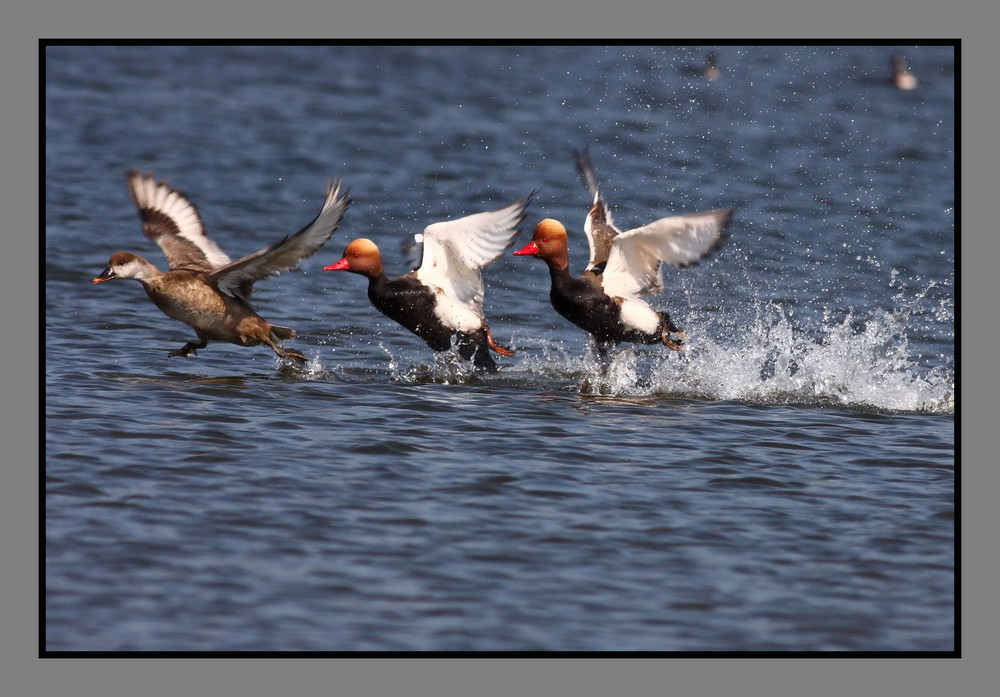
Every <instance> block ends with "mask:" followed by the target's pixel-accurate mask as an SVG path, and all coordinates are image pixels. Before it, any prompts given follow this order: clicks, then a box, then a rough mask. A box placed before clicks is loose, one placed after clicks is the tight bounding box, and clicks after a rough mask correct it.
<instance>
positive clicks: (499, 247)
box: [416, 191, 535, 317]
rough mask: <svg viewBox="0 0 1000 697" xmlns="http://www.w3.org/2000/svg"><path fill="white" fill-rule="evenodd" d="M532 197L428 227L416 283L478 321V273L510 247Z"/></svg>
mask: <svg viewBox="0 0 1000 697" xmlns="http://www.w3.org/2000/svg"><path fill="white" fill-rule="evenodd" d="M534 195H535V192H534V191H532V192H531V193H530V194H528V195H527V196H525V197H524V198H522V199H520V200H518V201H515V202H514V203H512V204H510V205H509V206H504V207H503V208H500V209H497V210H495V211H486V212H484V213H474V214H473V215H467V216H465V217H464V218H458V219H456V220H448V221H445V222H440V223H433V224H431V225H428V226H427V227H426V228H425V229H424V234H423V245H424V249H423V256H422V258H421V262H420V268H418V269H417V271H416V273H417V279H418V280H420V282H421V283H423V284H424V285H427V286H432V287H436V288H440V289H441V290H442V291H443V292H444V293H445V294H446V295H447V296H448V297H450V298H451V299H452V300H454V301H456V302H459V303H461V304H463V305H465V306H466V307H468V308H469V309H470V310H472V311H473V312H475V313H476V314H477V315H479V316H480V317H482V314H483V278H482V274H481V273H480V269H482V267H484V266H486V265H488V264H491V263H492V262H494V261H496V260H497V259H498V258H499V257H500V256H501V255H502V254H503V253H504V251H506V250H507V249H509V248H510V246H511V245H512V244H513V242H514V237H515V236H516V235H517V233H518V232H520V228H519V227H518V225H520V223H521V222H522V221H523V220H524V218H525V217H526V215H527V213H526V212H525V210H526V209H527V207H528V204H529V203H530V202H531V198H532V197H533V196H534Z"/></svg>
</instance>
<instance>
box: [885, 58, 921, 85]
mask: <svg viewBox="0 0 1000 697" xmlns="http://www.w3.org/2000/svg"><path fill="white" fill-rule="evenodd" d="M890 63H891V65H892V81H893V83H895V85H896V87H898V88H899V89H901V90H912V89H916V87H917V76H916V75H914V74H913V73H911V72H910V69H909V68H908V67H907V65H906V58H904V57H903V56H893V57H892V60H891V61H890Z"/></svg>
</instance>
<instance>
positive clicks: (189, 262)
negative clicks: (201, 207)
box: [128, 170, 230, 272]
mask: <svg viewBox="0 0 1000 697" xmlns="http://www.w3.org/2000/svg"><path fill="white" fill-rule="evenodd" d="M128 189H129V193H130V194H131V196H132V201H133V203H135V207H136V208H137V209H138V211H139V217H140V218H141V219H142V231H143V232H144V233H146V237H148V238H149V239H151V240H153V241H154V242H156V244H158V245H159V246H160V249H162V250H163V254H164V256H166V258H167V265H168V267H169V269H170V270H171V271H176V270H178V269H185V270H187V271H197V272H203V271H212V270H213V269H217V268H219V267H221V266H225V265H226V264H228V263H229V261H230V260H229V257H228V256H226V254H225V252H223V251H222V250H221V249H219V247H218V246H217V245H216V244H215V242H213V241H212V240H211V239H209V237H208V236H207V235H206V234H205V225H204V224H203V223H202V222H201V216H200V215H199V214H198V209H197V208H196V207H195V205H194V204H193V203H191V201H189V200H188V198H187V196H185V195H184V194H183V193H182V192H181V190H180V189H174V188H172V187H171V186H170V185H169V184H168V183H167V182H166V181H161V182H159V183H157V181H156V179H155V178H154V176H153V175H152V173H146V174H143V173H140V172H136V171H135V170H130V171H129V173H128Z"/></svg>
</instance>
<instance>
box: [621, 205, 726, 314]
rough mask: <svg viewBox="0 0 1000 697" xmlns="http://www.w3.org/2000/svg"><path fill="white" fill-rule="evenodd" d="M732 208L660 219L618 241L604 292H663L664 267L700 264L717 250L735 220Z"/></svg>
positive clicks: (640, 293) (623, 236)
mask: <svg viewBox="0 0 1000 697" xmlns="http://www.w3.org/2000/svg"><path fill="white" fill-rule="evenodd" d="M732 215H733V211H732V209H731V208H726V209H719V210H714V211H707V212H705V213H694V214H692V215H679V216H675V217H671V218H661V219H660V220H656V221H654V222H652V223H650V224H649V225H644V226H642V227H640V228H636V229H635V230H629V231H628V232H623V233H622V234H620V235H619V236H618V237H616V238H615V241H614V244H613V245H612V248H611V254H610V256H609V257H608V265H607V267H606V268H605V269H604V274H603V278H604V283H603V287H604V292H605V293H607V294H608V295H611V296H618V297H630V296H631V297H636V296H639V295H642V294H645V293H659V292H660V291H662V290H663V278H662V274H661V271H662V268H661V267H662V264H663V262H666V263H668V264H670V265H671V266H677V267H684V266H692V265H694V264H697V263H698V262H699V261H700V260H701V259H703V258H705V257H706V256H707V255H708V254H709V253H710V252H712V251H713V250H715V249H718V248H719V247H720V246H721V245H722V242H723V241H724V240H725V239H726V237H727V235H726V233H725V229H726V228H727V227H728V226H729V223H730V221H731V220H732Z"/></svg>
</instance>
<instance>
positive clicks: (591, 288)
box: [514, 149, 733, 358]
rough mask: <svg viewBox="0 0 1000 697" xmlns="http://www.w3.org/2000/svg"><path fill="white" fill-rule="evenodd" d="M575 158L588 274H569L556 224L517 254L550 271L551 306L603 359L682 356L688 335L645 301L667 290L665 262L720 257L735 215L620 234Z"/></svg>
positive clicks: (588, 166) (587, 165) (591, 175)
mask: <svg viewBox="0 0 1000 697" xmlns="http://www.w3.org/2000/svg"><path fill="white" fill-rule="evenodd" d="M574 158H575V160H576V164H577V169H578V170H579V172H580V176H581V178H582V180H583V182H584V185H585V186H586V187H587V189H588V190H589V191H590V192H591V194H592V195H593V204H592V205H591V207H590V210H589V211H588V212H587V215H586V217H585V218H584V224H583V229H584V232H585V233H586V236H587V241H588V243H589V246H590V261H589V262H588V264H587V267H586V268H585V269H584V271H583V273H582V274H581V275H579V276H573V275H572V274H571V273H570V270H569V244H568V233H567V231H566V226H565V225H564V224H563V223H561V222H560V221H558V220H556V219H554V218H545V219H544V220H542V221H541V222H539V223H538V225H537V226H536V227H535V231H534V235H533V237H532V239H531V242H529V243H528V244H527V245H525V246H524V247H522V248H521V249H518V250H517V251H515V252H514V255H515V256H535V257H538V258H539V259H541V260H543V261H544V262H545V263H546V264H547V265H548V268H549V275H550V277H551V282H552V285H551V290H550V292H549V299H550V301H551V303H552V307H553V308H554V309H555V310H556V312H558V313H559V314H560V315H562V316H563V317H564V318H566V319H568V320H569V321H570V322H572V323H573V324H575V325H576V326H577V327H579V328H581V329H583V330H584V331H586V332H588V333H589V334H590V335H591V336H592V337H593V339H594V342H595V346H596V348H597V351H598V354H599V355H600V356H601V357H602V358H606V357H607V355H608V352H609V351H610V350H611V349H612V348H614V347H616V346H618V345H619V344H622V343H635V344H662V345H665V346H667V347H668V348H670V349H673V350H675V351H680V350H682V349H683V348H684V339H685V338H686V334H685V333H684V332H683V331H682V330H681V329H680V328H679V327H678V326H677V325H675V324H674V322H673V321H672V320H671V319H670V315H669V313H667V312H666V311H663V310H655V309H653V308H652V307H651V306H650V305H649V304H648V303H647V302H646V301H645V300H643V299H642V296H644V295H647V294H654V293H660V292H662V291H663V278H662V265H663V263H664V262H665V263H667V264H669V265H671V266H675V267H678V268H684V267H688V266H693V265H696V264H698V263H699V262H700V261H701V260H702V259H704V258H705V257H707V256H708V255H709V254H711V253H712V252H714V251H716V250H718V249H719V248H720V247H721V246H722V244H723V243H724V241H725V240H726V239H727V237H728V233H727V232H726V228H727V227H728V226H729V225H730V223H731V221H732V216H733V209H732V208H720V209H716V210H710V211H705V212H702V213H692V214H688V215H678V216H670V217H667V218H660V219H659V220H655V221H653V222H651V223H649V224H647V225H643V226H642V227H638V228H634V229H631V230H627V231H625V232H622V231H621V230H619V229H618V228H617V227H616V226H615V223H614V221H613V220H612V217H611V211H610V209H609V207H608V204H607V201H606V200H605V199H604V197H603V196H602V194H601V192H600V189H599V186H598V180H597V174H596V172H595V170H594V166H593V162H592V161H591V159H590V156H589V154H588V153H587V151H586V149H584V150H583V151H574Z"/></svg>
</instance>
